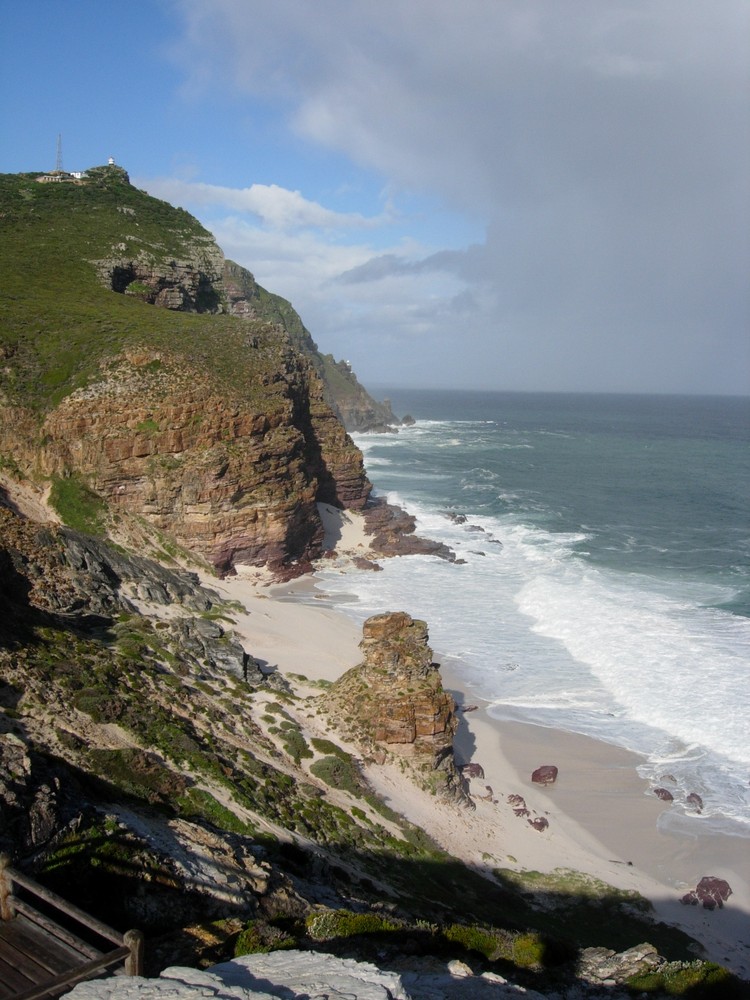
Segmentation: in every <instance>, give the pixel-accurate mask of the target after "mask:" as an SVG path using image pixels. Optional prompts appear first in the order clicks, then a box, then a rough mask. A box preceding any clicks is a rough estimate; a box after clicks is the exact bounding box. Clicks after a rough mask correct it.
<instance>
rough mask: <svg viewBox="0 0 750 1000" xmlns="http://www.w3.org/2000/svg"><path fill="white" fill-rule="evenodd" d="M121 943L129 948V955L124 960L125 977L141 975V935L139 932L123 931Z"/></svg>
mask: <svg viewBox="0 0 750 1000" xmlns="http://www.w3.org/2000/svg"><path fill="white" fill-rule="evenodd" d="M122 943H123V944H124V945H125V946H126V947H127V948H130V954H129V955H128V957H127V958H126V959H125V975H126V976H142V975H143V933H142V932H141V931H125V933H124V934H123V936H122Z"/></svg>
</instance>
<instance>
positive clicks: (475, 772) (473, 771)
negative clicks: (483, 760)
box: [461, 762, 484, 778]
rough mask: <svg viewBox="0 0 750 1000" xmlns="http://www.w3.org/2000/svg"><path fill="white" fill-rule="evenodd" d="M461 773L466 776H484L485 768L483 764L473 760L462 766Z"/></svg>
mask: <svg viewBox="0 0 750 1000" xmlns="http://www.w3.org/2000/svg"><path fill="white" fill-rule="evenodd" d="M461 773H462V774H463V776H464V777H465V778H483V777H484V768H483V767H482V765H481V764H477V763H475V762H472V763H471V764H464V766H463V767H462V768H461Z"/></svg>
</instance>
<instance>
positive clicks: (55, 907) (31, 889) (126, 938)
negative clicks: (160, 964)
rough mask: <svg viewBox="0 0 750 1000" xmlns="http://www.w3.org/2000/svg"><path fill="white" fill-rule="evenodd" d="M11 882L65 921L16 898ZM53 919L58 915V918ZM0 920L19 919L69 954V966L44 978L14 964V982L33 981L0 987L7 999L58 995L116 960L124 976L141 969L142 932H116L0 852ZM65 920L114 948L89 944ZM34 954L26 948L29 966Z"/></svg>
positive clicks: (36, 999)
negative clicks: (21, 985) (13, 987)
mask: <svg viewBox="0 0 750 1000" xmlns="http://www.w3.org/2000/svg"><path fill="white" fill-rule="evenodd" d="M16 886H17V887H19V888H21V889H23V890H24V891H25V894H27V895H29V896H32V897H34V898H35V900H41V901H42V903H43V904H46V907H47V908H49V909H50V910H52V911H57V913H59V914H61V915H62V919H63V920H64V922H65V924H66V925H67V926H66V927H63V926H61V925H60V924H59V923H57V920H55V919H52V918H50V917H49V916H45V915H44V914H43V913H40V912H39V911H38V910H37V909H36V908H35V907H34V906H32V905H31V904H30V903H29V902H28V901H27V900H26V899H23V898H19V896H18V895H17V894H16V893H14V891H13V890H14V887H16ZM58 919H60V918H59V917H58ZM0 921H2V922H5V921H11V922H13V924H20V923H22V924H23V926H25V927H29V928H30V930H32V931H33V932H34V934H35V935H36V936H37V937H38V932H39V931H41V932H42V933H43V935H44V940H47V941H49V943H50V946H52V945H53V944H54V945H55V946H57V947H62V948H64V949H65V950H66V951H67V953H68V954H70V955H71V956H73V957H72V964H71V967H70V968H68V969H65V970H64V971H58V972H57V973H56V974H51V973H50V975H49V977H48V978H44V979H43V981H39V979H38V976H34V975H33V974H30V973H29V972H28V968H23V967H21V968H19V973H20V977H19V981H20V978H25V979H26V980H27V981H31V982H32V983H33V985H31V986H29V987H28V988H26V989H21V991H20V992H11V993H7V992H6V993H5V994H3V992H2V990H1V989H0V996H3V995H4V996H9V997H10V998H12V1000H42V998H44V997H49V996H52V995H58V994H59V993H61V992H62V991H63V990H64V989H65V988H66V987H68V986H72V985H73V984H75V983H78V982H81V981H82V980H84V979H89V978H91V977H92V976H94V975H96V974H97V973H99V972H102V971H104V970H105V969H111V968H113V967H115V966H118V965H123V966H124V970H123V971H124V973H125V975H126V976H140V975H142V974H143V934H142V933H141V932H140V931H136V930H130V931H126V932H125V934H120V933H119V932H118V931H116V930H114V929H113V928H112V927H108V926H107V924H104V923H102V922H101V921H100V920H97V919H96V918H95V917H92V916H91V915H90V914H88V913H85V912H84V911H83V910H81V909H79V908H78V907H77V906H74V905H73V904H72V903H69V902H68V901H67V900H65V899H63V898H62V897H61V896H58V895H57V894H56V893H54V892H51V891H50V890H49V889H45V888H44V886H41V885H39V884H38V883H37V882H34V881H33V879H30V878H28V877H27V876H26V875H23V874H22V873H21V872H19V871H16V870H15V869H14V868H11V867H10V866H9V865H8V862H7V858H4V857H0ZM2 922H0V946H1V945H2V943H3V942H2V935H3V923H2ZM71 924H78V925H80V927H82V928H86V929H87V930H89V931H92V932H93V933H94V934H96V935H98V936H99V937H100V938H102V939H103V940H104V941H108V942H109V943H110V944H113V945H115V946H116V947H114V948H113V949H112V950H110V951H102V950H100V949H98V948H96V947H94V946H93V945H92V944H89V943H88V942H87V941H84V940H83V939H82V938H81V937H80V936H79V935H78V934H77V933H74V932H73V931H72V930H70V929H68V928H69V927H70V925H71ZM7 926H8V927H10V926H11V925H10V924H8V925H7ZM22 933H23V932H22V931H19V933H18V934H14V935H13V937H14V940H17V939H18V938H19V937H20V936H22ZM39 948H41V950H42V951H43V949H44V941H42V943H41V945H39ZM22 953H23V952H22V951H19V952H17V954H19V955H21V954H22ZM0 954H1V952H0ZM40 958H43V956H39V955H38V952H34V953H31V962H30V963H29V964H30V965H31V964H33V966H34V967H35V968H36V967H38V965H39V959H40ZM42 964H43V963H42ZM0 986H2V984H0Z"/></svg>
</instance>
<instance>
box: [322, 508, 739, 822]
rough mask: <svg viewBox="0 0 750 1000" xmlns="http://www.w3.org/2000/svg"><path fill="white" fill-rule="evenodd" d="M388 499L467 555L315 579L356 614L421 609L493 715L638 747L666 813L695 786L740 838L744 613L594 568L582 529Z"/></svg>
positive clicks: (436, 643)
mask: <svg viewBox="0 0 750 1000" xmlns="http://www.w3.org/2000/svg"><path fill="white" fill-rule="evenodd" d="M388 499H389V500H390V501H391V502H393V503H397V504H399V505H400V506H404V507H407V508H408V509H409V510H410V511H411V512H412V513H414V514H415V515H416V516H417V520H418V531H419V532H420V533H421V534H423V535H427V536H429V537H431V538H434V539H437V540H439V541H443V542H445V543H446V544H448V545H449V546H451V547H452V548H453V549H454V551H455V552H456V554H457V555H458V556H459V557H460V558H461V559H462V560H465V563H464V564H463V565H456V564H451V563H448V562H445V561H442V560H439V559H435V558H431V557H413V556H410V557H406V558H401V559H392V560H386V561H384V563H383V572H381V573H368V572H364V573H361V574H356V575H355V577H354V578H351V577H348V576H347V577H346V578H342V577H340V576H335V575H333V574H330V575H328V574H325V573H324V574H323V578H322V582H323V586H324V588H325V589H330V590H332V591H337V590H338V591H346V590H348V591H351V590H352V589H354V590H355V591H356V593H357V595H358V601H357V603H356V604H355V605H352V606H350V607H349V612H350V613H351V614H353V615H354V616H355V617H357V618H358V619H360V620H364V618H366V617H367V616H368V615H370V614H374V613H378V612H380V611H383V610H386V609H388V610H396V609H403V610H406V611H408V612H409V613H410V614H412V615H414V616H415V617H419V618H424V619H425V620H427V622H428V623H429V627H430V641H431V644H432V645H433V647H434V648H435V649H436V650H438V651H440V653H441V654H448V655H449V656H450V658H451V661H452V663H453V666H454V668H455V669H457V670H458V671H459V672H460V673H461V674H462V675H463V676H464V678H465V680H466V682H467V683H468V684H469V685H470V686H471V687H473V689H474V690H475V691H476V693H477V695H479V696H481V697H483V698H485V699H487V700H488V701H490V702H492V703H493V709H492V712H493V714H495V715H497V716H499V717H508V718H516V719H521V720H526V721H533V722H535V723H537V724H541V725H548V726H552V727H555V728H566V729H569V730H571V731H577V732H582V733H585V734H587V735H590V736H593V737H596V738H599V739H603V740H606V741H608V742H611V743H615V744H617V745H620V746H624V747H627V748H629V749H632V750H636V751H638V752H640V753H642V754H644V755H646V759H647V763H645V764H644V767H643V773H644V775H646V776H648V777H649V779H650V780H652V781H653V782H654V783H655V784H658V783H660V780H661V777H662V776H663V774H664V773H665V770H666V771H668V772H669V773H671V774H672V775H673V776H674V778H675V782H674V794H675V800H676V802H677V804H676V806H675V810H677V811H679V810H681V809H683V808H684V807H683V806H682V805H680V803H681V802H684V799H685V797H686V795H687V794H688V793H689V792H691V791H693V792H697V793H698V794H699V795H700V796H701V798H702V799H703V803H704V811H703V814H702V815H701V817H700V822H701V823H703V824H704V826H703V828H705V829H707V828H708V827H709V826H716V825H718V826H719V827H722V828H726V829H728V830H730V831H731V832H735V833H736V832H742V831H743V830H744V832H745V835H747V836H750V789H748V784H747V781H748V775H749V774H750V745H749V743H748V740H747V735H746V733H747V718H748V714H749V712H748V705H749V698H748V685H747V683H746V671H745V670H743V669H741V667H742V655H743V653H742V650H745V651H746V653H747V660H745V663H747V662H750V622H748V621H747V620H743V619H738V618H734V617H733V616H731V615H728V614H724V613H723V612H719V611H713V610H711V609H706V608H701V607H699V606H698V605H697V604H696V603H694V602H691V601H689V600H683V601H682V602H679V601H675V600H674V599H673V598H671V597H670V596H669V593H668V591H669V588H668V586H667V585H666V584H664V585H663V587H662V591H660V588H659V585H658V582H657V585H655V586H650V587H647V586H646V584H647V582H648V583H653V581H645V580H644V579H642V578H638V577H635V576H631V577H626V578H624V579H622V578H618V577H617V576H616V575H615V574H613V573H608V572H606V571H604V570H599V569H596V568H592V567H591V565H589V564H588V563H586V562H585V561H584V560H582V559H580V558H578V557H577V556H576V555H575V554H574V553H573V551H572V548H573V546H574V545H576V544H580V542H582V541H585V540H586V538H587V535H586V534H585V533H582V532H572V533H568V534H565V533H559V534H552V533H549V532H545V531H541V530H539V529H535V528H530V527H528V526H526V525H523V524H518V523H513V521H512V520H511V519H506V520H503V519H499V518H495V517H486V518H483V517H479V516H477V517H472V518H470V521H469V522H468V523H465V524H455V523H453V522H452V521H451V520H450V519H448V518H447V517H446V516H445V514H444V513H443V512H441V511H437V510H435V509H431V508H430V507H428V506H420V505H419V504H416V503H414V502H411V503H406V502H405V500H404V498H403V497H402V496H400V495H398V494H396V493H390V494H389V495H388ZM472 529H474V530H472ZM476 529H482V530H476ZM705 590H706V588H705V587H704V588H700V592H701V596H703V597H705V596H706V593H705ZM696 596H697V595H696ZM693 821H694V822H697V820H696V819H695V817H693Z"/></svg>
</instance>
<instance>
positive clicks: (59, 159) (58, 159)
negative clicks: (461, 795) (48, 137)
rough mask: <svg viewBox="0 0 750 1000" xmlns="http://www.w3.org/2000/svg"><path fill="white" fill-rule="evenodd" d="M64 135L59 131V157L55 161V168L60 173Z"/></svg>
mask: <svg viewBox="0 0 750 1000" xmlns="http://www.w3.org/2000/svg"><path fill="white" fill-rule="evenodd" d="M62 168H63V165H62V135H60V133H59V132H58V133H57V159H56V161H55V170H56V171H57V172H58V173H62Z"/></svg>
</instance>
